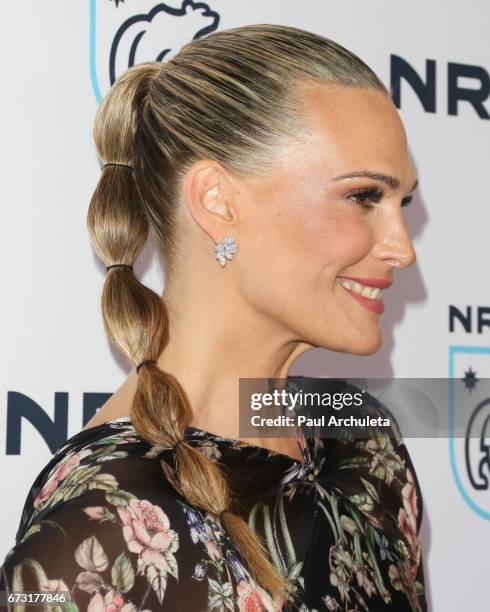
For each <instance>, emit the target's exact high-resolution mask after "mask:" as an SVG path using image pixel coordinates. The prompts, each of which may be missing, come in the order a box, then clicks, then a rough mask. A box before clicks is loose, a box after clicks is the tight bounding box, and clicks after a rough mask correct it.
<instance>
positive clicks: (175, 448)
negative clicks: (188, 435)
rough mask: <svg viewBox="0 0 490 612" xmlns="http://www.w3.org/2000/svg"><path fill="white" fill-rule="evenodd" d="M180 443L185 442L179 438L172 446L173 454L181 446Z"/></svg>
mask: <svg viewBox="0 0 490 612" xmlns="http://www.w3.org/2000/svg"><path fill="white" fill-rule="evenodd" d="M182 442H185V440H184V439H183V438H180V440H177V442H176V443H175V444H174V445H173V446H172V450H173V451H174V453H175V451H176V450H177V449H178V448H179V446H180V445H181V444H182Z"/></svg>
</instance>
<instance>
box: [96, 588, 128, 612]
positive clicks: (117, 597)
mask: <svg viewBox="0 0 490 612" xmlns="http://www.w3.org/2000/svg"><path fill="white" fill-rule="evenodd" d="M135 610H136V607H135V606H134V605H133V604H132V603H125V601H124V598H123V596H122V595H121V593H120V592H119V591H116V590H115V589H110V590H109V591H107V593H105V595H104V596H102V595H101V594H100V593H96V594H95V595H94V596H93V597H92V599H91V600H90V602H89V604H88V607H87V612H135Z"/></svg>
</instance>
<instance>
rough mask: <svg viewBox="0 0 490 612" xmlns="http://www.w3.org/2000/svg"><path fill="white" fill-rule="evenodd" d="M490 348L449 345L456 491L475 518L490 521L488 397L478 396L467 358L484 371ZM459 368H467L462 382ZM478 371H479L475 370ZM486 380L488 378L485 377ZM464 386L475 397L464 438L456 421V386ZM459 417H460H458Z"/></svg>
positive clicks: (451, 443)
mask: <svg viewBox="0 0 490 612" xmlns="http://www.w3.org/2000/svg"><path fill="white" fill-rule="evenodd" d="M489 355H490V347H484V346H459V345H452V346H449V379H450V381H449V382H450V384H449V432H450V435H449V459H450V463H451V470H452V473H453V477H454V480H455V482H456V486H457V488H458V491H459V492H460V493H461V495H462V497H463V499H464V500H465V502H466V503H467V504H468V506H469V507H470V508H471V509H472V510H473V511H474V512H476V514H478V516H480V517H482V518H484V519H486V520H490V398H489V397H479V396H478V393H477V390H478V378H476V373H477V372H474V371H473V369H472V367H471V366H470V367H469V369H468V358H469V357H470V356H471V359H472V360H473V362H478V363H479V364H480V369H481V370H482V371H483V368H484V365H485V362H487V361H488V356H489ZM461 365H463V367H464V368H466V371H465V376H464V379H463V378H462V377H461V375H460V372H461ZM477 369H478V368H477ZM486 378H489V376H486ZM462 381H463V382H464V383H465V386H466V389H467V390H468V392H469V393H474V394H475V401H474V408H473V410H472V411H471V414H470V415H469V418H468V419H467V421H466V427H465V432H464V433H465V436H464V437H456V436H455V431H456V421H457V420H458V421H459V422H460V421H461V416H460V415H458V412H457V411H458V407H459V406H461V405H463V404H464V405H467V404H468V402H467V401H465V402H462V403H460V402H458V399H457V397H458V396H457V387H456V385H458V384H459V385H461V383H462ZM458 417H459V418H458Z"/></svg>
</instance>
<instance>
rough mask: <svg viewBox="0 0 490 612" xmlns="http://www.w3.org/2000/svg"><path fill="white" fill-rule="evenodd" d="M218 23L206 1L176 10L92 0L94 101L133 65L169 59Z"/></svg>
mask: <svg viewBox="0 0 490 612" xmlns="http://www.w3.org/2000/svg"><path fill="white" fill-rule="evenodd" d="M133 7H134V9H136V8H137V10H138V13H137V14H135V13H134V9H133ZM145 9H147V10H146V12H144V10H145ZM218 24H219V15H218V13H216V12H215V11H213V10H211V9H210V7H209V6H208V5H207V4H206V3H204V2H194V1H193V0H183V2H182V4H181V5H180V6H179V7H178V8H176V7H175V6H170V5H168V4H165V3H163V2H160V3H158V4H156V5H154V2H144V1H141V0H138V1H137V2H136V1H133V2H132V3H131V2H129V1H128V0H126V2H125V3H122V2H117V1H116V2H104V3H102V2H100V1H99V2H96V0H90V77H91V81H92V87H93V90H94V94H95V97H96V99H97V102H100V101H101V99H102V98H103V96H104V93H105V92H106V91H107V90H108V89H109V87H110V86H111V85H112V84H113V83H114V81H115V80H116V79H117V77H118V75H119V74H121V73H122V72H124V71H125V70H127V69H128V68H130V67H131V66H134V65H135V64H139V63H141V62H145V61H163V60H164V59H165V60H167V59H169V56H171V55H172V54H173V53H174V52H177V51H178V50H179V49H180V48H181V47H182V46H183V45H184V44H185V43H187V42H190V41H191V40H193V39H195V38H200V37H202V36H205V35H206V34H209V33H210V32H213V31H214V30H216V29H217V28H218Z"/></svg>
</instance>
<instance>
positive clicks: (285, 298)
mask: <svg viewBox="0 0 490 612" xmlns="http://www.w3.org/2000/svg"><path fill="white" fill-rule="evenodd" d="M262 220H263V221H264V223H263V224H261V225H260V226H259V225H256V226H255V227H254V228H253V231H248V232H247V233H246V235H245V236H244V238H243V246H242V248H241V249H240V250H241V256H242V257H241V264H240V270H239V274H240V280H241V288H242V290H243V291H244V294H245V297H246V298H247V299H248V300H249V301H250V302H253V303H254V305H255V306H260V307H262V308H263V309H266V310H269V311H271V310H274V304H275V305H276V306H277V307H278V308H280V309H284V310H288V308H289V306H291V305H293V306H294V307H295V309H297V308H298V307H299V303H298V296H302V297H301V301H303V303H304V304H305V305H306V303H308V302H309V301H310V299H312V300H314V301H316V298H317V297H318V296H316V293H317V291H318V288H319V287H321V291H322V293H323V291H324V290H325V284H324V282H325V278H330V279H331V280H332V285H333V282H334V279H335V277H336V276H337V275H338V274H339V272H340V271H341V270H343V269H344V268H347V267H350V266H353V265H355V264H356V262H358V261H359V260H361V259H362V258H363V257H365V256H366V254H367V253H368V252H369V250H370V248H371V246H372V230H371V229H370V227H369V225H368V224H367V223H366V222H365V221H364V220H363V219H362V218H360V217H359V216H358V214H357V213H356V217H354V216H353V215H352V214H350V212H349V214H348V215H346V214H342V213H338V212H332V211H327V212H325V211H322V212H321V214H316V215H315V214H311V213H310V214H307V213H306V211H304V210H303V211H298V210H289V211H284V210H282V211H277V210H276V212H275V214H269V213H267V214H265V215H263V216H262ZM249 229H250V230H252V228H249ZM237 263H238V259H237ZM291 301H292V302H293V304H290V302H291Z"/></svg>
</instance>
